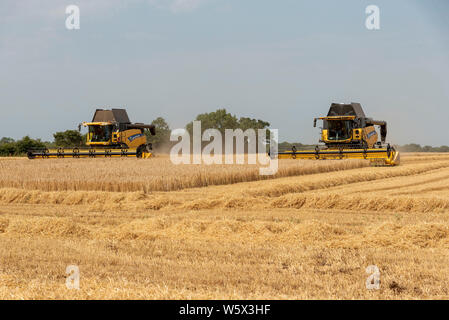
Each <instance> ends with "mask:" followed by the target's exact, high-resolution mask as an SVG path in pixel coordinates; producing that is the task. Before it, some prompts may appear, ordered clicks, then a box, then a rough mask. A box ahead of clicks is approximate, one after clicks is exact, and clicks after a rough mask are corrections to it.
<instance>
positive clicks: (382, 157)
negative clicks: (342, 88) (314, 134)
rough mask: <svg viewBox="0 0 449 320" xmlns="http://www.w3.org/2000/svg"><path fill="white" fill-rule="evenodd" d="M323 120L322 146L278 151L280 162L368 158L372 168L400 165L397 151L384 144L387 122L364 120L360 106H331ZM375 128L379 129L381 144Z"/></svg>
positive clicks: (357, 104)
mask: <svg viewBox="0 0 449 320" xmlns="http://www.w3.org/2000/svg"><path fill="white" fill-rule="evenodd" d="M317 120H322V121H323V127H322V129H321V139H320V141H319V142H322V143H324V145H317V146H316V147H315V149H314V150H296V147H295V146H293V148H292V150H291V151H286V152H279V153H278V158H279V159H368V160H370V161H371V163H372V164H374V165H387V166H394V165H399V163H400V156H399V152H398V151H397V150H395V148H394V147H392V146H390V144H386V143H385V139H386V137H387V123H386V122H385V121H378V120H373V119H371V118H367V117H366V116H365V113H364V112H363V109H362V106H361V105H360V103H355V102H352V103H349V104H345V103H332V104H331V106H330V109H329V112H328V114H327V116H326V117H320V118H315V119H314V121H313V126H314V127H316V122H317ZM374 126H379V127H380V141H378V134H377V132H376V129H375V127H374Z"/></svg>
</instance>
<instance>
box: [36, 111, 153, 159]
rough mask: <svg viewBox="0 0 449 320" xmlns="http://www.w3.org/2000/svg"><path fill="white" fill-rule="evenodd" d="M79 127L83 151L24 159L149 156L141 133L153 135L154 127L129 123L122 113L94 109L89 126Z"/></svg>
mask: <svg viewBox="0 0 449 320" xmlns="http://www.w3.org/2000/svg"><path fill="white" fill-rule="evenodd" d="M82 125H83V126H84V127H87V128H88V132H87V134H86V146H87V147H86V148H81V147H73V148H57V149H50V150H49V149H39V150H29V151H28V158H30V159H35V158H43V159H47V158H113V157H138V158H145V159H146V158H150V157H152V155H153V153H152V151H151V149H152V147H151V144H149V143H147V137H146V135H145V130H146V129H149V130H150V133H151V134H152V135H154V134H155V128H154V126H153V125H146V124H143V123H131V122H130V121H129V118H128V115H127V113H126V110H124V109H112V110H103V109H97V110H96V111H95V114H94V117H93V120H92V122H83V123H82ZM80 128H81V124H80Z"/></svg>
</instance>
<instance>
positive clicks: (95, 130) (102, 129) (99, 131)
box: [89, 125, 112, 142]
mask: <svg viewBox="0 0 449 320" xmlns="http://www.w3.org/2000/svg"><path fill="white" fill-rule="evenodd" d="M89 135H90V136H91V137H92V140H91V141H92V142H107V141H109V140H110V139H111V136H112V125H109V126H89Z"/></svg>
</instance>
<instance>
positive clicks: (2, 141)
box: [0, 137, 14, 145]
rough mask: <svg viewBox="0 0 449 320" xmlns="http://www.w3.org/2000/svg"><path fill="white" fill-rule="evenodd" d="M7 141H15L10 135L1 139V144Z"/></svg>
mask: <svg viewBox="0 0 449 320" xmlns="http://www.w3.org/2000/svg"><path fill="white" fill-rule="evenodd" d="M6 143H14V139H13V138H9V137H3V138H1V139H0V145H2V144H6Z"/></svg>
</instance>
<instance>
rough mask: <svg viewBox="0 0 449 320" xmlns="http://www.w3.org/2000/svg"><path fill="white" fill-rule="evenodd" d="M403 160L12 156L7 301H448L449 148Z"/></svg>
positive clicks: (0, 165)
mask: <svg viewBox="0 0 449 320" xmlns="http://www.w3.org/2000/svg"><path fill="white" fill-rule="evenodd" d="M401 161H402V162H401V165H400V166H398V167H370V166H369V163H367V162H365V161H363V160H360V161H359V160H357V161H347V160H337V161H332V160H328V161H325V160H320V161H314V160H309V161H307V160H304V161H298V160H280V161H279V166H280V167H279V172H278V174H276V175H275V176H272V177H264V176H260V175H259V174H258V168H259V167H258V166H250V165H243V166H242V165H232V166H225V165H223V166H219V165H214V166H206V165H180V166H175V165H173V164H171V162H170V160H169V158H168V157H164V156H159V157H156V158H154V159H148V160H141V159H53V160H28V159H25V158H0V299H55V298H56V299H418V298H420V299H435V298H443V299H446V298H448V297H449V289H448V288H449V155H448V154H434V153H432V154H413V153H410V154H402V155H401ZM68 265H76V266H78V267H79V270H80V283H79V289H68V288H67V287H66V278H67V274H66V268H67V266H68ZM371 265H374V266H377V267H378V269H379V276H380V287H379V288H378V289H371V290H370V289H367V288H366V281H367V278H368V277H369V276H370V274H369V273H367V272H366V268H367V267H368V266H371Z"/></svg>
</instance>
